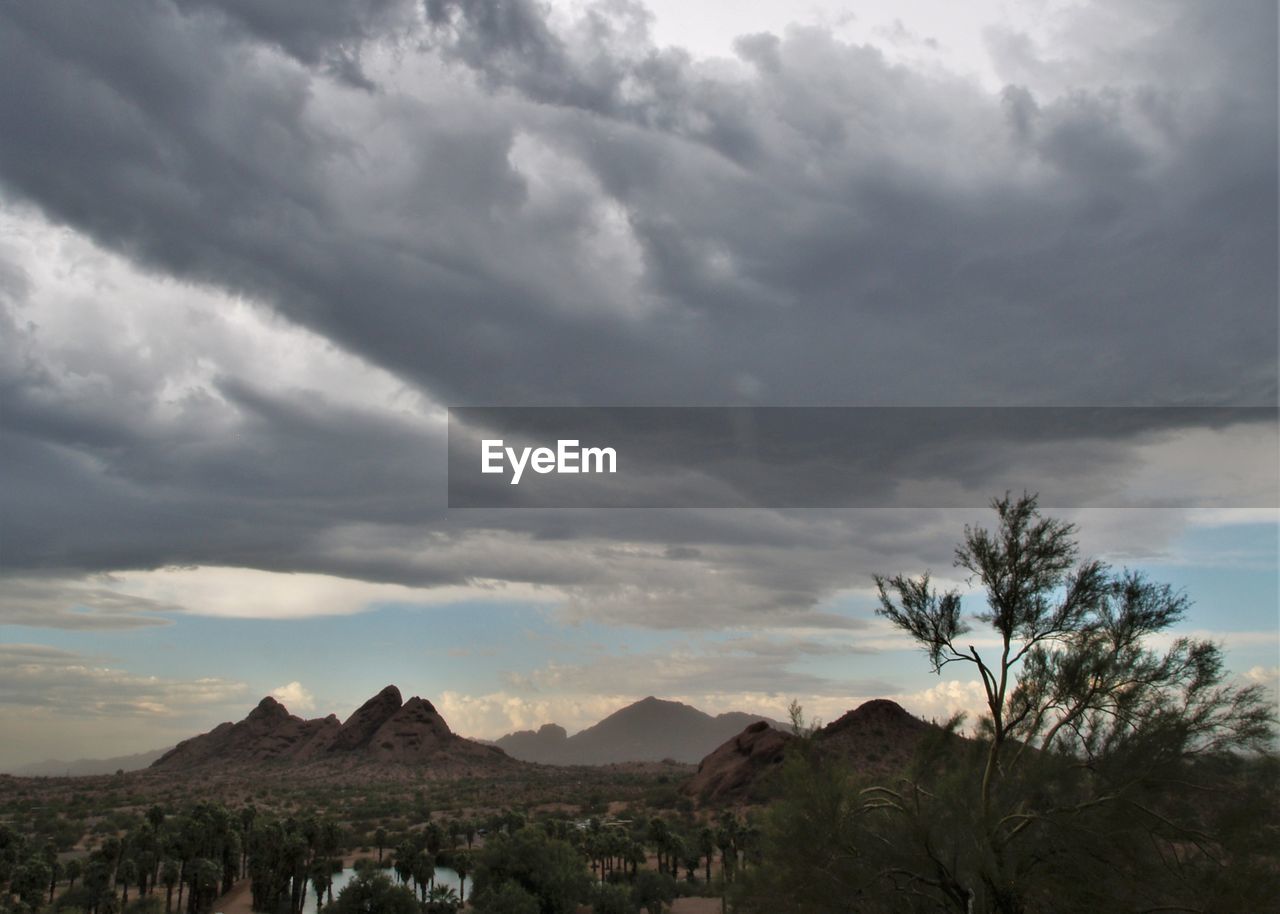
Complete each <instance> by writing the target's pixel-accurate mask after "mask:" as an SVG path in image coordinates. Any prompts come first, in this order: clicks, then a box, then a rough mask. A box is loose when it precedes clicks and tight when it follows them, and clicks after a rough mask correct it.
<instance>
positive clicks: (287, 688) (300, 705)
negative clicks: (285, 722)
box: [271, 679, 316, 714]
mask: <svg viewBox="0 0 1280 914" xmlns="http://www.w3.org/2000/svg"><path fill="white" fill-rule="evenodd" d="M271 696H272V697H273V698H275V699H276V700H277V701H279V702H280V703H281V704H282V705H284V706H285V707H286V708H288V709H289V710H290V711H292V712H293V713H295V714H297V713H299V712H302V711H314V710H315V708H316V697H315V695H313V694H311V692H310V690H309V689H307V688H306V687H305V686H303V684H302V683H300V682H298V681H297V680H296V679H295V680H294V681H293V682H291V683H289V684H287V685H282V686H277V687H276V688H274V689H272V690H271Z"/></svg>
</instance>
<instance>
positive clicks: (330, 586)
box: [0, 0, 1280, 707]
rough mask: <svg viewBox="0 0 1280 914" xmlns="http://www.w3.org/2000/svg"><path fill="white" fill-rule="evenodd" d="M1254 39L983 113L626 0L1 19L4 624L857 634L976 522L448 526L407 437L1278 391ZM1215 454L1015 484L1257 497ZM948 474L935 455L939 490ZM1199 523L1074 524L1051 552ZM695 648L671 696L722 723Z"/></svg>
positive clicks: (85, 5)
mask: <svg viewBox="0 0 1280 914" xmlns="http://www.w3.org/2000/svg"><path fill="white" fill-rule="evenodd" d="M1276 25H1277V23H1276V9H1275V5H1274V4H1273V3H1268V2H1261V0H1257V2H1255V0H1247V2H1241V3H1239V4H1235V5H1233V6H1232V9H1231V12H1230V14H1229V15H1228V14H1224V13H1223V12H1222V11H1221V10H1219V9H1217V8H1216V7H1214V6H1212V5H1209V4H1204V3H1198V2H1170V3H1160V4H1155V3H1147V2H1138V0H1134V2H1127V3H1121V4H1114V3H1107V4H1080V5H1078V6H1072V7H1071V8H1069V9H1068V10H1066V11H1065V12H1063V13H1062V14H1061V15H1060V17H1059V18H1057V19H1055V20H1054V26H1053V28H1052V29H1049V30H1048V31H1047V32H1046V33H1044V34H1040V35H1037V36H1034V37H1033V36H1031V35H1028V34H1025V33H1022V32H1018V31H1016V30H1015V29H1013V28H1011V27H1009V26H1007V25H1005V24H1001V23H992V24H991V26H990V28H988V29H987V30H986V31H985V33H984V36H985V37H984V40H985V42H986V52H987V54H988V56H989V62H990V67H989V69H990V71H991V72H994V73H995V74H997V75H998V76H999V78H1000V79H1001V81H1002V82H1003V83H1004V85H1003V86H1002V87H1001V88H999V89H995V90H993V89H992V88H990V87H989V86H987V85H985V84H984V83H982V82H980V81H978V80H975V79H973V78H972V77H971V76H969V75H966V74H961V73H957V72H953V71H952V70H949V69H947V68H946V67H945V66H927V65H924V64H919V65H917V64H915V63H912V62H911V61H910V60H906V59H904V58H903V56H902V55H895V54H889V53H886V51H885V50H884V49H883V48H882V47H878V46H876V45H875V44H866V43H859V42H854V41H848V40H842V39H841V38H839V37H838V35H837V30H835V29H834V28H825V27H818V26H812V25H811V26H803V27H799V26H798V27H794V28H791V29H788V30H784V31H780V32H779V33H777V34H772V33H758V34H748V35H742V36H739V37H738V38H737V39H736V41H735V42H734V43H733V48H734V54H733V56H732V57H724V58H715V59H712V58H706V57H700V56H697V55H695V54H693V53H691V52H689V51H687V50H684V49H682V48H680V47H675V46H667V45H664V44H661V43H659V42H658V41H657V40H656V39H655V38H654V34H655V32H654V26H653V21H652V18H651V16H650V15H649V14H648V13H647V12H646V11H645V9H644V8H643V7H642V6H640V5H638V4H636V3H633V2H630V0H623V2H607V3H590V4H586V5H583V6H580V7H576V8H575V9H574V10H572V11H570V10H565V9H559V8H555V9H552V8H547V7H544V6H543V5H541V4H538V3H534V2H532V0H427V2H425V3H415V2H410V0H360V2H356V3H347V4H341V5H340V6H339V7H335V8H332V9H330V8H328V7H325V8H323V9H322V8H320V7H318V6H316V5H315V4H310V3H302V2H295V3H287V4H284V5H280V4H274V5H272V6H271V7H270V9H268V8H266V7H264V6H263V5H262V4H258V3H253V2H248V0H123V2H122V4H113V5H111V6H110V7H107V6H105V5H103V4H100V3H94V2H90V0H58V2H52V3H8V4H3V5H0V80H2V81H3V82H4V83H5V84H6V85H20V86H22V87H23V91H22V92H21V93H15V92H8V93H0V135H2V136H4V137H5V140H4V142H3V143H0V448H2V450H3V455H4V464H5V473H4V477H3V480H2V481H0V516H2V517H3V518H4V521H3V523H2V524H0V574H2V577H0V623H8V624H16V625H21V626H24V629H23V630H24V631H26V630H32V631H34V630H37V629H38V628H39V627H51V628H63V629H85V628H101V629H127V628H130V627H136V626H140V625H152V624H161V623H164V622H168V621H172V620H174V619H178V618H181V617H182V616H183V615H184V614H190V613H195V614H203V615H215V616H224V617H225V616H263V617H272V618H281V617H302V616H306V615H332V614H346V613H354V612H360V611H364V610H366V609H368V608H369V607H370V606H373V605H375V604H378V603H385V602H388V601H391V602H396V601H398V600H401V599H403V600H405V601H406V602H411V603H416V604H430V603H432V602H440V601H447V600H467V599H475V598H477V597H484V596H490V597H492V596H493V595H495V594H500V595H502V596H503V597H505V598H506V599H510V600H515V601H521V602H525V603H534V604H544V603H551V604H553V605H554V606H555V607H556V611H557V612H558V614H559V615H558V618H559V619H560V620H561V621H564V622H567V623H575V622H582V621H593V622H599V623H603V624H612V625H622V626H631V627H635V628H649V629H658V630H678V629H705V630H711V631H717V630H732V631H744V630H752V631H763V630H776V631H778V632H792V631H796V630H808V631H810V632H813V631H820V632H825V633H827V635H828V636H832V633H836V634H838V633H841V632H848V631H851V630H856V629H857V626H858V625H859V624H861V622H863V621H864V620H862V619H860V618H857V617H855V616H852V615H851V614H850V613H848V612H847V611H841V610H839V609H838V608H835V606H834V602H833V601H834V598H835V597H836V596H837V595H838V594H841V593H847V592H849V591H851V590H857V589H858V588H865V587H866V586H867V580H868V575H869V574H870V573H872V572H876V571H882V572H893V571H897V570H912V569H917V568H923V567H932V568H934V569H935V570H945V569H946V568H947V567H948V566H949V564H950V558H949V557H950V547H951V544H952V543H953V541H954V539H955V537H956V535H957V532H958V531H959V529H960V528H961V527H962V525H963V524H964V523H965V522H971V521H974V520H981V519H982V517H981V513H980V512H962V511H951V512H947V511H937V510H930V511H899V512H877V511H860V512H852V513H837V512H829V511H822V510H806V511H800V510H793V511H777V510H766V509H753V510H742V511H714V510H703V511H698V510H672V511H607V512H593V511H587V510H584V511H529V512H510V511H508V512H503V511H470V512H456V511H454V512H450V511H448V510H447V509H446V507H445V505H446V500H445V459H444V458H445V423H444V413H443V407H444V405H446V404H452V405H466V404H472V405H547V404H555V405H582V404H585V405H592V404H596V405H664V406H680V405H694V404H713V405H722V404H729V405H739V404H741V405H794V404H805V405H824V404H825V405H893V406H896V405H928V406H941V405H971V406H1007V405H1031V406H1035V405H1047V404H1056V405H1085V406H1117V405H1160V406H1257V405H1263V406H1273V405H1274V403H1275V401H1276V397H1277V391H1278V384H1277V339H1278V317H1277V312H1276V308H1275V303H1276V300H1277V269H1276V268H1277V255H1276V251H1277V247H1278V241H1280V239H1278V236H1277V216H1276V207H1275V200H1276V197H1277V166H1276V162H1277V143H1276V136H1277V89H1276V81H1275V72H1276V67H1277V53H1276V39H1275V36H1276ZM891 37H892V36H891ZM909 39H910V40H911V41H914V39H911V36H905V35H898V36H896V37H894V38H893V40H894V41H899V42H903V41H908V40H909ZM918 44H919V47H920V48H922V49H926V50H927V48H926V45H927V42H926V43H918ZM913 46H915V45H913ZM920 53H922V54H923V53H925V50H922V51H921V52H920ZM1250 434H1251V433H1242V434H1241V435H1240V436H1237V437H1234V438H1230V439H1223V438H1219V437H1215V436H1214V434H1213V433H1212V429H1210V428H1209V426H1208V425H1206V426H1205V427H1201V428H1191V429H1185V430H1184V431H1183V432H1182V433H1181V434H1179V435H1177V436H1172V435H1169V436H1158V435H1157V436H1151V435H1147V436H1140V437H1133V436H1129V435H1117V436H1115V437H1113V438H1112V439H1110V440H1106V441H1103V442H1101V443H1100V444H1099V445H1098V446H1096V447H1093V446H1088V445H1086V444H1082V443H1081V442H1078V441H1072V442H1067V443H1062V445H1061V448H1060V449H1059V450H1057V451H1056V452H1055V453H1053V454H1052V455H1049V457H1050V458H1051V459H1049V460H1047V462H1046V464H1045V465H1046V466H1053V467H1055V468H1057V469H1056V470H1055V472H1058V473H1060V474H1065V475H1071V476H1072V478H1073V479H1078V481H1079V482H1080V484H1081V485H1082V486H1100V487H1101V488H1102V489H1103V490H1105V489H1106V487H1107V486H1110V487H1111V488H1112V489H1114V490H1117V491H1118V492H1119V493H1120V495H1121V496H1123V495H1124V494H1125V493H1126V492H1128V493H1139V494H1141V493H1145V494H1147V495H1150V494H1151V493H1160V492H1165V491H1174V490H1178V489H1179V487H1180V486H1182V485H1183V484H1184V483H1185V482H1187V481H1188V480H1193V479H1195V478H1196V476H1197V475H1198V474H1202V473H1203V467H1204V466H1210V467H1213V468H1215V472H1217V473H1218V474H1219V476H1220V477H1221V478H1222V479H1223V480H1224V485H1225V486H1228V487H1229V488H1230V492H1231V494H1232V495H1233V497H1239V498H1243V499H1248V498H1249V497H1250V496H1251V494H1252V493H1255V492H1257V491H1258V490H1259V486H1260V485H1261V486H1264V487H1265V486H1270V487H1271V488H1270V489H1268V490H1267V491H1271V492H1273V491H1274V477H1273V476H1272V477H1265V474H1264V476H1263V478H1262V479H1261V481H1260V479H1259V473H1258V470H1257V467H1256V465H1255V463H1256V461H1253V460H1251V459H1250V457H1249V455H1250V454H1256V453H1258V452H1259V451H1258V450H1257V449H1258V448H1262V449H1264V450H1265V449H1266V448H1274V446H1275V442H1274V435H1271V436H1270V437H1269V438H1268V437H1267V435H1266V434H1264V435H1263V436H1262V438H1261V439H1259V438H1258V437H1257V436H1256V435H1254V436H1253V437H1250ZM1224 442H1225V443H1224ZM981 458H982V455H981V454H979V455H978V456H977V458H975V457H974V455H973V454H972V453H967V454H966V455H965V459H964V460H960V459H959V458H958V457H956V456H955V455H934V463H936V472H937V474H938V485H939V486H942V487H946V486H956V485H963V484H964V483H965V481H966V480H971V479H973V478H975V476H974V474H975V473H978V471H981V470H984V469H985V470H987V471H990V470H991V467H992V465H995V466H1000V465H1002V464H1001V463H1000V461H998V460H997V461H991V462H990V463H987V464H984V461H983V460H982V459H981ZM901 459H903V455H902V454H900V453H897V452H893V453H887V454H885V455H884V459H883V460H882V461H880V463H881V464H882V466H881V470H882V471H883V470H884V468H885V467H888V468H889V469H890V471H893V470H895V469H896V467H897V466H898V463H896V461H899V460H901ZM916 468H917V469H919V466H917V467H916ZM925 468H926V469H933V468H934V464H932V463H931V464H929V465H928V466H927V467H925ZM978 478H982V479H983V480H984V483H985V481H986V480H987V479H989V478H990V477H989V475H987V476H981V475H980V474H979V477H978ZM1001 488H1002V487H1001ZM986 494H994V493H986ZM1119 500H1123V499H1119ZM1192 507H1194V506H1192ZM1200 507H1203V508H1213V507H1221V505H1216V506H1215V505H1213V504H1204V503H1201V504H1200ZM1197 516H1199V515H1197V514H1196V513H1195V512H1194V511H1192V510H1190V509H1189V508H1185V507H1184V508H1180V509H1179V510H1177V511H1172V510H1171V511H1166V512H1148V513H1142V512H1134V513H1130V514H1124V515H1123V516H1122V515H1120V514H1117V515H1114V516H1104V515H1103V514H1099V515H1097V517H1098V519H1099V523H1098V527H1097V531H1096V532H1092V533H1091V532H1090V531H1089V529H1088V528H1086V533H1087V534H1088V535H1090V536H1091V537H1093V538H1092V539H1091V540H1090V541H1088V542H1087V543H1086V546H1087V548H1089V549H1090V550H1091V551H1093V552H1097V553H1102V554H1108V555H1114V556H1128V557H1131V556H1135V555H1137V556H1142V555H1150V554H1156V553H1159V552H1160V551H1161V550H1162V549H1164V548H1165V547H1166V545H1167V544H1168V543H1169V542H1170V541H1172V540H1173V539H1174V538H1175V537H1176V536H1177V533H1178V530H1179V529H1180V528H1181V527H1182V526H1183V525H1185V524H1186V523H1190V522H1193V521H1194V520H1195V518H1196V517H1197ZM1271 517H1272V519H1274V514H1272V515H1271ZM778 638H779V640H778V644H782V645H783V649H786V650H799V648H797V647H796V646H795V645H794V644H791V643H790V642H788V641H787V640H786V637H785V636H783V635H779V636H778ZM739 659H740V658H739ZM791 659H792V660H795V659H796V658H794V657H793V658H791ZM695 661H696V658H695V659H693V660H691V659H690V658H683V659H679V660H673V661H672V663H673V669H676V668H678V669H679V670H682V671H683V673H681V674H680V676H676V677H675V678H674V679H673V680H672V681H671V682H670V683H668V685H669V687H670V689H671V690H673V691H679V692H680V694H688V695H702V694H706V691H705V690H707V689H709V688H710V683H711V682H712V680H713V679H714V678H715V677H720V679H721V685H722V688H723V689H725V690H730V691H732V690H734V689H737V690H739V691H741V692H743V693H744V694H745V693H746V692H748V691H750V690H751V689H755V690H757V693H758V690H759V688H760V682H759V681H758V680H756V679H750V677H747V678H748V679H750V681H747V680H746V679H743V681H738V680H737V679H735V678H734V677H735V675H736V674H735V663H736V662H737V661H736V660H735V656H734V655H732V654H731V653H730V654H729V655H726V656H722V657H719V658H716V659H714V662H713V661H712V660H708V661H707V663H708V664H709V666H708V668H707V672H706V675H705V677H704V680H699V679H698V672H697V671H698V669H699V668H700V667H699V663H700V662H701V661H696V662H695ZM759 661H760V658H758V657H754V658H753V662H759ZM789 662H790V661H788V663H789ZM797 662H798V661H797ZM42 663H44V664H45V665H44V666H40V667H39V669H57V670H62V671H63V674H65V678H66V681H67V682H68V683H71V684H72V685H74V684H75V683H86V684H91V683H92V682H93V681H94V680H93V678H92V677H93V676H99V674H92V676H90V674H88V673H84V674H82V673H80V672H75V671H76V670H77V669H80V667H78V666H77V665H76V663H73V662H72V660H71V659H67V658H64V660H59V661H56V662H55V660H53V659H50V658H46V660H45V661H42ZM59 664H61V665H59ZM27 666H30V664H27ZM37 666H39V665H37ZM24 668H26V667H24ZM766 668H770V669H773V670H775V672H777V673H778V674H779V676H780V677H782V681H783V682H786V683H787V684H788V686H789V687H792V688H795V689H797V690H804V689H807V690H809V691H810V692H812V693H813V694H815V695H827V694H829V693H831V692H832V690H833V689H834V690H835V691H839V692H840V693H841V694H854V693H857V692H858V691H859V689H862V688H866V689H868V690H870V687H871V684H870V683H862V684H859V683H857V682H841V683H838V684H836V685H833V684H832V680H830V679H829V678H827V677H819V676H817V675H816V674H815V675H814V677H812V679H811V680H804V679H802V678H801V679H797V678H795V674H790V673H788V674H787V675H789V676H791V677H792V678H790V679H788V678H787V675H783V673H784V672H785V671H786V670H790V669H792V667H790V666H789V665H787V664H781V665H779V666H776V667H767V665H766ZM33 669H34V668H33ZM85 669H88V668H87V667H86V668H85ZM589 673H590V671H589V670H588V671H587V673H583V674H582V676H583V678H582V679H581V683H582V684H581V688H583V689H585V688H587V687H588V686H587V684H586V683H587V682H588V681H589V680H590V681H592V682H594V681H597V680H598V676H594V675H588V674H589ZM597 673H598V671H597ZM33 675H34V674H33ZM60 675H61V674H60ZM539 675H541V676H544V677H546V676H553V675H557V676H560V677H561V678H562V679H563V678H565V677H569V678H572V677H573V676H575V675H579V674H578V673H576V672H575V671H574V670H572V669H564V668H562V669H558V670H551V669H550V668H547V669H544V670H543V671H542V673H540V674H539ZM637 675H639V674H637ZM85 676H90V678H89V679H88V680H86V679H85ZM681 676H683V677H684V678H683V679H682V678H681ZM55 678H56V677H55ZM281 678H284V677H283V676H280V677H274V676H273V677H271V681H272V682H279V681H280V679H281ZM819 680H821V681H819ZM97 681H99V683H100V684H101V683H102V682H103V680H102V679H101V677H100V676H99V679H98V680H97ZM112 681H113V682H115V685H113V686H112V690H113V694H116V695H117V696H118V697H119V700H120V701H122V702H125V703H126V704H128V703H129V702H135V703H136V702H142V703H146V702H147V701H150V700H151V699H150V698H147V697H146V690H145V688H143V687H142V686H141V685H138V684H136V683H130V682H127V681H116V680H112ZM881 684H882V685H883V683H881ZM291 685H293V684H291ZM536 686H537V683H536V682H534V681H532V680H530V681H528V682H526V683H524V685H523V686H522V687H527V688H530V689H532V688H534V687H536ZM837 686H838V687H837ZM68 687H70V686H68ZM76 687H79V686H76ZM86 687H88V686H87V685H86ZM101 687H102V688H104V689H106V686H105V685H101ZM506 687H512V688H514V686H512V685H511V684H507V686H504V688H506ZM282 688H288V687H287V686H286V687H282ZM299 688H301V687H299ZM637 688H639V685H638V681H637ZM700 690H701V691H700ZM641 691H648V690H641ZM20 694H29V693H20ZM495 694H498V693H497V692H495ZM122 707H123V706H122Z"/></svg>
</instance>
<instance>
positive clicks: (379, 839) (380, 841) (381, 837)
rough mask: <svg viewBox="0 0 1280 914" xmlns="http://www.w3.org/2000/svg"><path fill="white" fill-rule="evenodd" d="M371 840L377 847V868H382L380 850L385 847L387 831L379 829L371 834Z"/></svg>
mask: <svg viewBox="0 0 1280 914" xmlns="http://www.w3.org/2000/svg"><path fill="white" fill-rule="evenodd" d="M373 840H374V842H375V843H376V844H377V845H378V866H382V849H383V848H384V847H386V846H387V830H386V829H385V828H379V829H378V830H377V831H375V832H374V833H373Z"/></svg>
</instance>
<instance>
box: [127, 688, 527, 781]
mask: <svg viewBox="0 0 1280 914" xmlns="http://www.w3.org/2000/svg"><path fill="white" fill-rule="evenodd" d="M453 762H465V763H469V764H478V765H493V764H504V763H505V764H513V763H512V761H511V760H510V759H509V758H507V756H506V755H505V754H504V753H503V752H502V751H501V750H498V749H496V748H494V747H492V746H483V745H481V744H479V743H476V742H472V741H471V740H468V739H463V738H462V737H460V736H457V735H456V734H454V733H453V732H452V731H451V730H450V729H449V725H448V724H447V723H445V721H444V718H443V717H441V716H440V715H439V714H438V713H437V712H436V709H435V708H434V707H433V706H432V704H431V702H429V701H426V700H425V699H422V698H418V697H416V696H415V697H413V698H410V699H409V700H408V701H405V702H402V701H401V698H400V690H399V689H397V688H396V687H395V686H393V685H392V686H387V687H386V688H385V689H383V690H382V691H381V692H379V693H378V694H377V695H375V696H373V698H370V699H369V700H368V701H366V702H365V703H364V704H363V705H361V706H360V707H359V708H358V709H356V711H355V713H353V714H352V715H351V716H350V717H348V718H347V719H346V720H345V721H339V720H338V718H337V717H336V716H335V715H333V714H330V715H329V716H328V717H318V718H315V719H312V720H304V719H303V718H301V717H297V716H295V715H293V714H290V713H289V711H288V709H286V708H285V706H284V705H282V704H281V703H280V702H278V701H276V700H275V699H274V698H271V697H270V696H268V697H267V698H264V699H262V701H261V702H259V703H258V706H257V707H256V708H254V709H253V710H252V711H251V712H249V715H248V716H247V717H246V718H245V719H244V720H242V721H239V722H238V723H230V722H228V723H224V724H219V725H218V726H217V727H215V728H214V729H212V730H210V731H209V732H208V733H204V734H202V735H200V736H195V737H192V738H191V739H188V740H183V741H182V742H181V743H179V744H178V745H177V746H175V747H174V748H173V749H171V750H169V751H168V752H167V753H165V754H164V755H163V756H161V757H160V758H159V759H158V760H156V762H155V763H154V764H153V765H152V766H151V767H152V769H160V770H182V769H187V768H194V767H198V766H207V765H219V766H224V765H225V766H231V765H239V766H246V765H260V764H269V763H289V764H295V765H305V764H313V763H341V764H402V765H416V764H422V763H432V764H439V763H453Z"/></svg>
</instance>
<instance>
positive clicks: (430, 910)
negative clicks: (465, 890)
mask: <svg viewBox="0 0 1280 914" xmlns="http://www.w3.org/2000/svg"><path fill="white" fill-rule="evenodd" d="M460 907H462V898H461V896H459V895H458V893H457V892H455V891H454V890H453V888H452V887H450V886H447V885H437V886H432V887H431V891H430V892H428V893H427V902H426V904H425V905H424V906H423V911H424V912H426V914H454V912H455V911H457V910H458V908H460Z"/></svg>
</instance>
